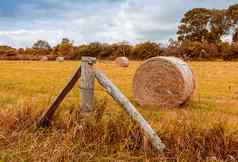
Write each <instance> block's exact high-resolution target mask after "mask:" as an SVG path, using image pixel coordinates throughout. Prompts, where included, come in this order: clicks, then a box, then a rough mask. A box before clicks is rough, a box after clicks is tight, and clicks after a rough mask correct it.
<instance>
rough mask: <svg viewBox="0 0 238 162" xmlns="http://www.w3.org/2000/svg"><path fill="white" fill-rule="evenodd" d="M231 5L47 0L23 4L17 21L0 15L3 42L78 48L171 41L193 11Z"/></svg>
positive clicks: (181, 0) (191, 0)
mask: <svg viewBox="0 0 238 162" xmlns="http://www.w3.org/2000/svg"><path fill="white" fill-rule="evenodd" d="M39 3H41V5H40V4H39ZM231 3H235V0H218V1H217V2H216V3H214V1H213V0H203V1H199V0H173V1H168V0H117V1H112V0H97V1H91V0H90V1H82V0H78V1H75V0H67V1H60V0H42V1H39V2H36V1H33V2H32V3H27V4H26V3H22V4H21V3H19V6H18V7H16V9H15V10H16V11H15V13H13V14H12V16H8V17H7V16H0V43H3V44H8V45H11V46H14V47H26V46H28V47H29V46H31V45H32V43H33V42H35V41H36V40H38V39H43V40H47V41H49V42H50V43H51V45H55V44H56V43H57V42H59V41H60V39H62V38H63V37H68V38H69V39H72V40H74V42H75V43H76V44H79V43H82V42H92V41H103V42H118V41H129V42H132V43H136V42H140V41H145V40H152V41H162V42H166V40H168V39H169V38H171V37H172V38H175V37H176V30H177V26H178V24H179V21H180V19H181V17H182V15H183V14H184V12H186V11H187V10H189V9H191V8H194V7H208V8H214V7H217V8H221V7H222V6H224V7H227V6H228V5H230V4H231ZM0 4H1V2H0ZM46 4H47V5H46ZM0 8H1V7H0ZM12 12H14V11H12ZM1 15H2V14H1Z"/></svg>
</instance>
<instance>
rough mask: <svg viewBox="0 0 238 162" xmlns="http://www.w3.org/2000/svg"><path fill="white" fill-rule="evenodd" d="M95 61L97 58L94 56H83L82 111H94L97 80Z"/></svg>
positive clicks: (81, 80)
mask: <svg viewBox="0 0 238 162" xmlns="http://www.w3.org/2000/svg"><path fill="white" fill-rule="evenodd" d="M95 63H96V58H94V57H82V58H81V78H80V112H82V113H88V112H92V111H93V105H94V80H95V71H94V68H93V64H95Z"/></svg>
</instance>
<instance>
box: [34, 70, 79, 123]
mask: <svg viewBox="0 0 238 162" xmlns="http://www.w3.org/2000/svg"><path fill="white" fill-rule="evenodd" d="M80 76H81V66H80V67H78V68H77V70H76V71H75V72H74V74H73V76H72V78H71V79H70V80H69V81H68V83H67V84H66V86H65V87H64V88H63V89H62V90H61V92H60V94H59V95H58V96H57V97H56V98H55V99H54V101H53V103H52V104H51V105H50V106H49V107H48V108H47V109H46V110H45V111H44V113H43V114H42V116H41V117H40V119H39V121H38V122H37V126H38V127H48V126H49V125H50V120H51V119H52V116H53V114H54V112H55V111H56V109H57V108H58V107H59V105H60V104H61V102H62V101H63V100H64V98H65V97H66V95H67V94H68V93H69V92H70V91H71V90H72V88H73V87H74V85H75V84H76V82H77V81H78V80H79V78H80Z"/></svg>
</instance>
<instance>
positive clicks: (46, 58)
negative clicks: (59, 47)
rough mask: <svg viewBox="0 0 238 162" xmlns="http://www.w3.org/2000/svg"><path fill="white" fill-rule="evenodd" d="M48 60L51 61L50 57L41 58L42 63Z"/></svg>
mask: <svg viewBox="0 0 238 162" xmlns="http://www.w3.org/2000/svg"><path fill="white" fill-rule="evenodd" d="M48 60H49V58H48V56H42V57H41V58H40V61H48Z"/></svg>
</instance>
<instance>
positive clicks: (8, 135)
mask: <svg viewBox="0 0 238 162" xmlns="http://www.w3.org/2000/svg"><path fill="white" fill-rule="evenodd" d="M141 63H142V62H131V64H130V66H129V68H121V67H118V66H116V65H114V64H113V63H112V62H110V61H99V62H98V63H97V64H96V68H99V69H101V70H102V71H104V72H105V73H106V74H107V76H108V77H109V78H110V79H111V80H112V81H113V82H114V83H115V84H116V85H117V86H118V87H119V89H120V90H121V91H122V92H123V93H124V94H125V95H126V96H127V97H128V98H129V99H130V100H131V101H132V102H133V103H134V104H135V105H136V107H137V108H138V110H139V111H140V112H141V113H142V115H143V116H144V117H145V119H147V120H148V121H149V123H150V124H151V125H152V127H153V128H154V129H155V130H156V132H157V133H158V134H159V135H160V136H161V138H162V140H163V141H164V142H165V144H166V145H167V149H166V150H165V152H163V153H160V154H158V153H157V152H156V151H155V150H153V149H151V146H150V144H148V142H147V139H146V137H144V136H143V133H142V131H141V130H140V129H139V128H138V126H137V125H136V124H135V123H134V122H133V121H131V120H130V118H129V116H127V115H126V114H125V113H124V112H123V110H122V109H121V108H120V106H118V105H117V104H116V103H115V102H114V101H113V99H111V97H110V96H108V95H107V94H106V93H105V92H104V91H103V89H102V88H101V87H100V86H99V84H97V83H96V87H95V89H96V90H95V97H96V100H97V104H96V107H97V109H98V110H99V111H100V112H101V114H103V115H100V119H101V120H100V121H98V122H96V123H94V122H91V121H88V125H86V126H82V125H81V124H80V122H75V121H74V119H73V117H72V115H71V112H72V111H73V110H74V109H75V108H78V107H79V103H80V98H79V96H80V90H79V84H77V86H76V87H75V88H74V89H73V91H72V92H71V93H70V94H69V95H68V96H67V98H66V99H65V100H64V102H63V103H62V104H61V106H60V108H59V110H58V111H57V113H56V115H55V117H54V123H53V126H52V127H51V128H49V129H46V130H45V129H40V130H35V128H33V127H34V126H33V127H32V125H34V121H35V120H36V119H37V117H38V116H39V114H40V113H41V112H42V111H43V109H45V108H46V107H47V106H48V105H49V104H50V103H51V101H52V100H53V98H54V97H55V96H56V95H57V93H58V92H59V91H60V89H61V88H62V87H63V86H64V85H65V83H66V82H67V80H68V78H70V76H71V75H72V73H73V71H74V70H75V69H76V68H77V67H78V66H79V64H80V62H76V61H74V62H70V61H69V62H62V63H60V62H19V61H18V62H17V61H1V62H0V108H1V110H0V161H22V162H23V161H116V160H118V161H143V160H146V159H147V160H151V161H216V160H217V161H236V160H238V140H237V139H238V62H189V64H190V65H191V68H192V70H193V72H194V74H195V77H196V83H197V84H196V91H195V94H194V95H193V97H192V98H191V100H190V101H189V102H188V103H187V104H185V105H184V106H182V107H179V108H170V109H166V108H159V107H140V106H139V105H137V104H136V102H135V101H134V99H133V96H132V78H133V75H134V73H135V71H136V69H137V67H138V66H139V65H140V64H141ZM97 114H98V113H97ZM99 114H100V113H99ZM84 127H85V128H84Z"/></svg>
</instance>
